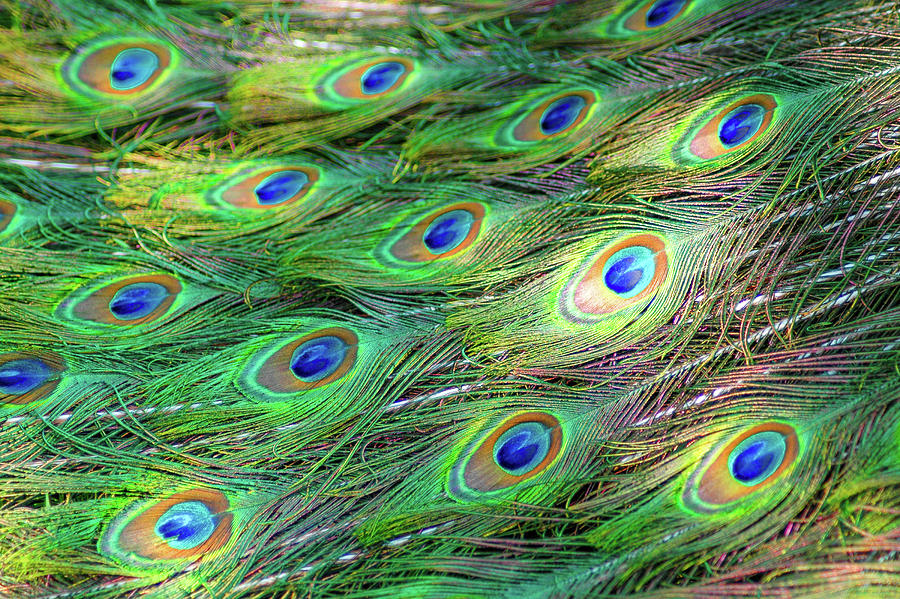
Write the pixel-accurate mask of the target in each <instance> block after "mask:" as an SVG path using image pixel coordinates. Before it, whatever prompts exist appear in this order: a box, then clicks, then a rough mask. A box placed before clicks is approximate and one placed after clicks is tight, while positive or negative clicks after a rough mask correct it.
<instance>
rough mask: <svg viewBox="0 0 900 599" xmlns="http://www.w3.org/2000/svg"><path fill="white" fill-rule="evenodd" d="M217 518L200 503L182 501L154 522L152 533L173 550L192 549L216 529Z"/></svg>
mask: <svg viewBox="0 0 900 599" xmlns="http://www.w3.org/2000/svg"><path fill="white" fill-rule="evenodd" d="M217 519H218V518H217V516H216V515H214V514H213V513H212V512H210V510H209V508H208V507H207V506H206V504H205V503H203V502H201V501H183V502H181V503H177V504H175V505H173V506H172V507H170V508H169V509H168V510H166V511H165V513H164V514H163V515H162V516H160V517H159V520H157V521H156V526H155V527H154V531H155V532H156V534H157V535H158V536H159V537H160V538H161V539H162V540H163V541H165V542H166V544H168V545H169V547H172V548H173V549H193V548H194V547H196V546H197V545H199V544H201V543H203V542H204V541H206V540H207V539H209V537H210V536H212V533H213V531H215V529H216V520H217Z"/></svg>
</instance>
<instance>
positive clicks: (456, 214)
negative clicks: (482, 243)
mask: <svg viewBox="0 0 900 599" xmlns="http://www.w3.org/2000/svg"><path fill="white" fill-rule="evenodd" d="M474 224H475V215H473V214H472V213H471V212H469V211H468V210H451V211H450V212H446V213H444V214H442V215H440V216H439V217H437V218H436V219H434V220H433V221H432V222H431V224H430V225H428V228H427V229H425V233H424V234H423V235H422V242H423V243H424V244H425V247H426V248H427V249H428V251H429V252H431V253H432V254H434V255H436V256H439V255H441V254H446V253H447V252H449V251H451V250H453V249H455V248H457V247H459V244H461V243H462V242H463V241H465V239H466V237H468V235H469V231H471V230H472V226H473V225H474Z"/></svg>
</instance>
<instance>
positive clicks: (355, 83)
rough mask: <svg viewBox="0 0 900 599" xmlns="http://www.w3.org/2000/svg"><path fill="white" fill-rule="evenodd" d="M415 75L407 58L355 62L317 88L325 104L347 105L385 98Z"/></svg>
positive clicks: (327, 76) (330, 76) (330, 75)
mask: <svg viewBox="0 0 900 599" xmlns="http://www.w3.org/2000/svg"><path fill="white" fill-rule="evenodd" d="M414 71H415V63H414V62H413V61H412V60H409V59H407V58H400V57H394V58H390V59H384V58H377V59H374V60H373V59H369V60H364V61H362V62H354V63H351V64H350V65H349V66H346V65H345V66H344V67H343V68H342V69H340V70H338V71H336V72H335V73H332V74H329V75H326V76H325V78H324V79H323V80H322V83H321V84H320V85H319V86H318V87H317V93H318V94H319V95H320V96H321V97H322V98H323V99H325V100H331V101H334V102H337V103H339V104H344V105H346V104H347V102H348V101H349V102H351V103H357V102H360V101H369V100H374V99H378V98H382V97H385V96H387V95H390V94H392V93H393V92H396V91H398V90H399V89H400V88H401V87H403V84H404V83H405V82H406V81H407V80H408V79H409V77H410V75H412V73H413V72H414Z"/></svg>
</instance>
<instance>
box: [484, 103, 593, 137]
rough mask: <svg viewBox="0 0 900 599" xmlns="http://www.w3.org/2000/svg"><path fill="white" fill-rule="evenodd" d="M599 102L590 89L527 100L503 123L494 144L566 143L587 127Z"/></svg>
mask: <svg viewBox="0 0 900 599" xmlns="http://www.w3.org/2000/svg"><path fill="white" fill-rule="evenodd" d="M596 102H597V94H596V92H594V91H593V90H589V89H572V90H569V91H560V92H557V93H554V94H550V95H549V96H546V95H545V96H539V97H538V99H535V100H531V99H529V100H524V101H522V102H521V103H520V108H519V109H518V110H517V111H516V112H515V113H514V114H513V115H512V117H511V118H510V119H509V120H508V121H507V122H505V123H502V124H501V127H500V128H499V129H498V130H497V133H496V135H495V137H494V140H493V141H494V144H495V145H497V146H498V147H504V146H508V147H518V146H522V145H523V144H524V145H533V144H536V143H540V142H545V141H547V142H549V141H551V140H559V141H563V140H565V139H566V138H567V136H568V135H569V134H571V133H574V132H575V131H577V130H578V129H579V128H580V127H582V126H583V125H584V124H585V122H586V119H588V117H589V116H590V114H591V113H592V111H593V108H594V106H595V105H596ZM500 118H501V119H502V118H503V117H502V116H501V117H500ZM501 122H502V121H501Z"/></svg>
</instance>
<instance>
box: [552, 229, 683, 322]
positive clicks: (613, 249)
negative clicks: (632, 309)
mask: <svg viewBox="0 0 900 599" xmlns="http://www.w3.org/2000/svg"><path fill="white" fill-rule="evenodd" d="M668 271H669V256H668V250H667V249H666V243H665V241H664V240H663V239H662V238H661V237H658V236H657V235H652V234H643V235H635V236H632V237H627V238H625V239H623V240H621V241H619V242H616V243H613V244H612V245H610V246H608V247H606V248H605V249H604V250H602V251H601V252H600V253H599V255H597V256H596V257H595V258H593V259H592V260H590V261H588V262H587V263H586V265H585V266H583V267H582V268H581V269H580V271H579V273H577V274H576V275H575V277H573V278H572V279H571V280H570V282H569V284H568V285H566V286H565V287H564V289H563V293H562V294H561V295H560V298H559V301H560V308H561V310H562V312H563V315H564V316H565V317H566V318H568V319H570V320H573V321H576V322H580V321H581V320H580V317H579V316H578V315H579V314H581V315H604V314H611V313H614V312H616V311H618V310H621V309H622V308H625V307H627V306H630V305H631V304H634V303H636V302H638V301H640V300H642V299H644V298H647V297H649V296H650V295H651V294H653V293H654V292H656V291H657V290H658V289H659V288H660V286H662V284H663V283H664V282H665V280H666V277H667V275H668Z"/></svg>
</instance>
